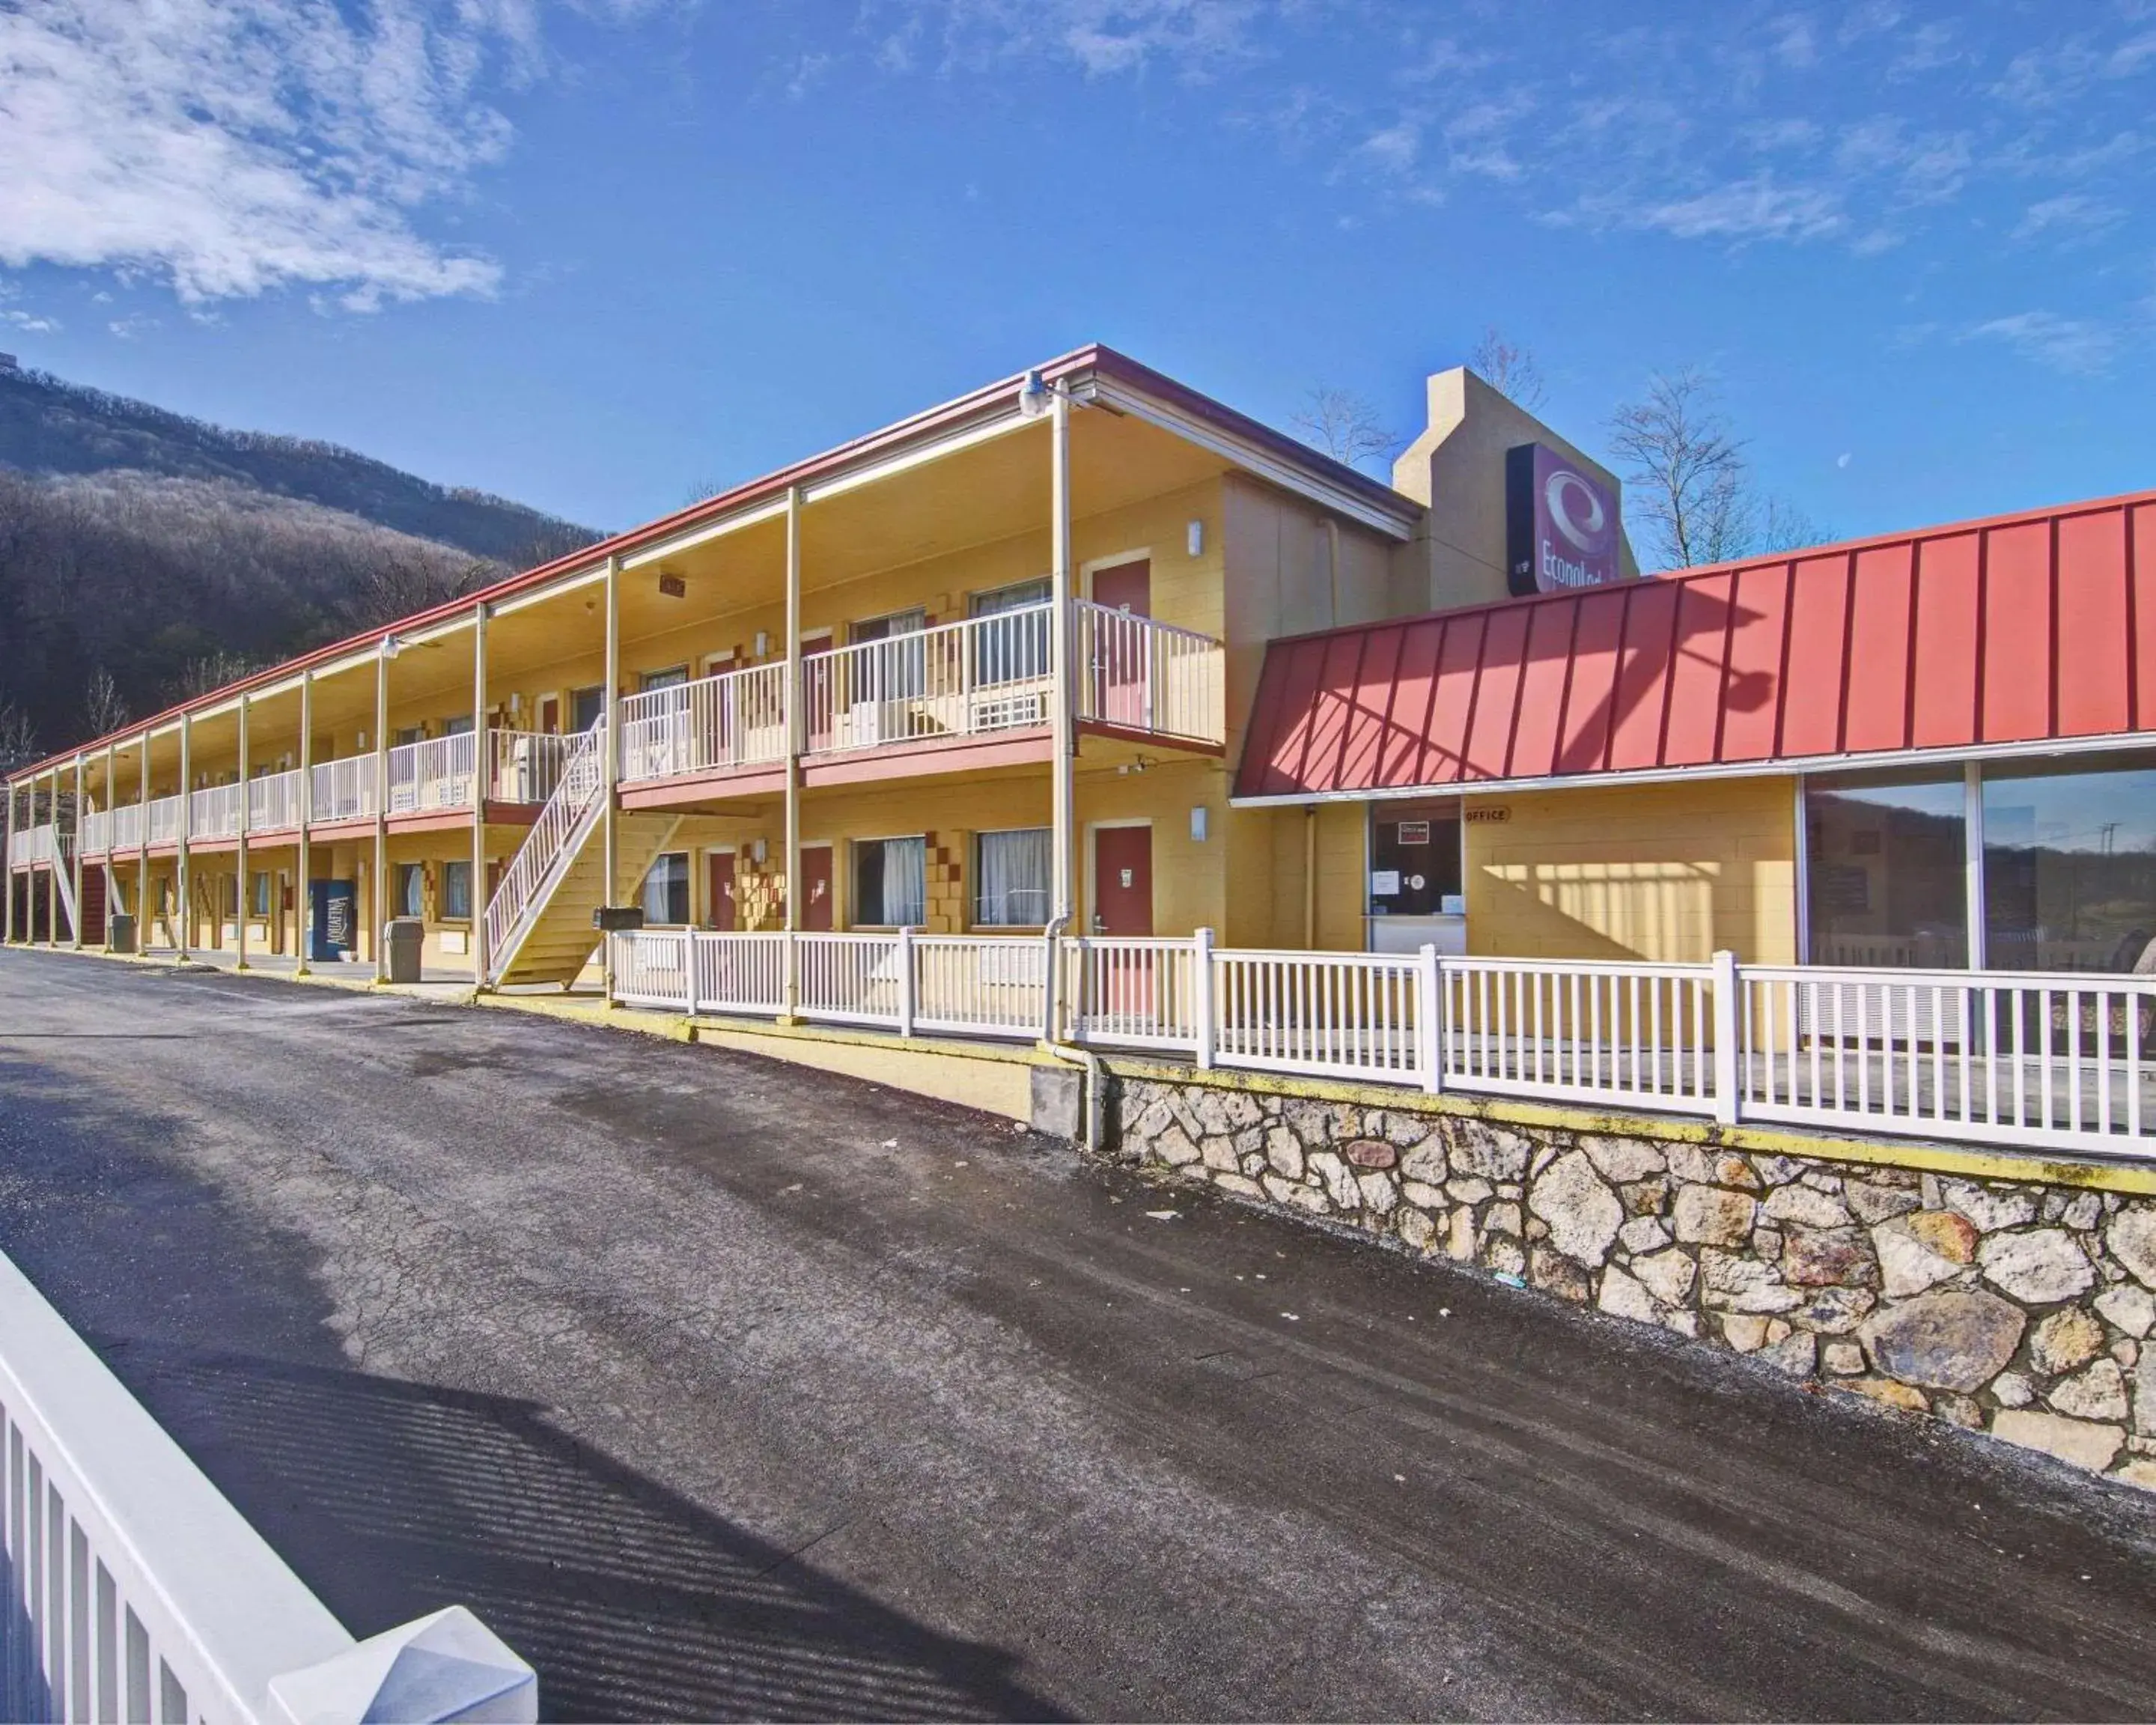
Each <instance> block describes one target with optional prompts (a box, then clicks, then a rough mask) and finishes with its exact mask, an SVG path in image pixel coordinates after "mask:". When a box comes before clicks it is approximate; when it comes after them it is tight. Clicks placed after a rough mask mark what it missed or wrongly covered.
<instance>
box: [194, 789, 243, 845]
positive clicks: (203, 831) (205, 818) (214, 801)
mask: <svg viewBox="0 0 2156 1725" xmlns="http://www.w3.org/2000/svg"><path fill="white" fill-rule="evenodd" d="M240 794H241V793H240V788H239V786H238V785H237V784H213V785H212V786H210V787H209V788H208V789H207V790H200V791H196V792H194V793H192V794H191V795H190V796H189V797H188V798H187V837H188V838H189V839H236V838H238V837H239V798H240Z"/></svg>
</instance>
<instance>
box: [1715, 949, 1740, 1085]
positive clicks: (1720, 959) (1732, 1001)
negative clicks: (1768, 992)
mask: <svg viewBox="0 0 2156 1725" xmlns="http://www.w3.org/2000/svg"><path fill="white" fill-rule="evenodd" d="M1737 989H1738V980H1737V955H1736V954H1735V953H1734V952H1729V951H1727V950H1726V949H1725V950H1722V951H1720V952H1716V954H1715V955H1714V1117H1715V1118H1716V1119H1717V1121H1719V1122H1721V1123H1722V1125H1724V1126H1734V1125H1736V1124H1737V1119H1738V1106H1737V1088H1738V1086H1737Z"/></svg>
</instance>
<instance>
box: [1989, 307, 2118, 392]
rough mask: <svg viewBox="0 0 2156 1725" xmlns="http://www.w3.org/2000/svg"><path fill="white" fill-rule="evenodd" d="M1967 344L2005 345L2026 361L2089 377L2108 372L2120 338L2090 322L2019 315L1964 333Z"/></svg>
mask: <svg viewBox="0 0 2156 1725" xmlns="http://www.w3.org/2000/svg"><path fill="white" fill-rule="evenodd" d="M1960 339H1962V340H1963V341H2004V342H2005V343H2007V344H2008V345H2009V346H2010V347H2013V348H2014V349H2015V351H2016V352H2019V353H2020V354H2021V355H2022V357H2024V358H2026V359H2031V360H2034V361H2035V362H2037V363H2038V364H2040V365H2045V366H2049V367H2051V369H2052V370H2053V371H2058V372H2073V373H2076V374H2078V375H2082V376H2087V375H2091V374H2093V373H2095V372H2102V371H2104V370H2105V369H2107V367H2109V366H2110V364H2111V362H2112V360H2113V359H2114V358H2115V357H2117V352H2118V346H2119V343H2118V336H2117V334H2116V332H2114V331H2112V330H2111V329H2109V328H2107V326H2104V325H2102V324H2100V323H2096V322H2093V321H2090V320H2088V319H2087V318H2079V317H2062V316H2060V315H2059V314H2058V313H2056V312H2053V311H2017V312H2015V313H2014V314H2013V315H2012V316H2010V317H1994V318H1989V319H1987V320H1986V321H1984V322H1982V323H1979V324H1972V325H1971V326H1969V328H1968V329H1967V330H1965V331H1963V332H1962V335H1961V338H1960Z"/></svg>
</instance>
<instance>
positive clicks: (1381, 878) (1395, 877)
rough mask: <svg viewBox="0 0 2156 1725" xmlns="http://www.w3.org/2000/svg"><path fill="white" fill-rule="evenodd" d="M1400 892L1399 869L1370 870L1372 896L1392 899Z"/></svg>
mask: <svg viewBox="0 0 2156 1725" xmlns="http://www.w3.org/2000/svg"><path fill="white" fill-rule="evenodd" d="M1399 890H1400V871H1399V870H1398V869H1373V870H1370V896H1371V897H1373V898H1391V897H1393V896H1395V895H1396V894H1397V893H1398V892H1399Z"/></svg>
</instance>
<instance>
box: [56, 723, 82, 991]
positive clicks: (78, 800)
mask: <svg viewBox="0 0 2156 1725" xmlns="http://www.w3.org/2000/svg"><path fill="white" fill-rule="evenodd" d="M53 836H54V839H58V838H59V826H58V825H57V824H55V825H54V828H53ZM69 866H70V867H72V868H73V869H74V916H73V918H72V919H70V920H71V921H72V922H74V927H72V928H70V929H69V931H68V937H69V943H70V944H71V945H72V946H73V947H74V950H75V951H76V952H80V951H81V950H82V757H81V756H80V755H77V756H76V757H74V858H73V859H72V860H71V862H70V863H69Z"/></svg>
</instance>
